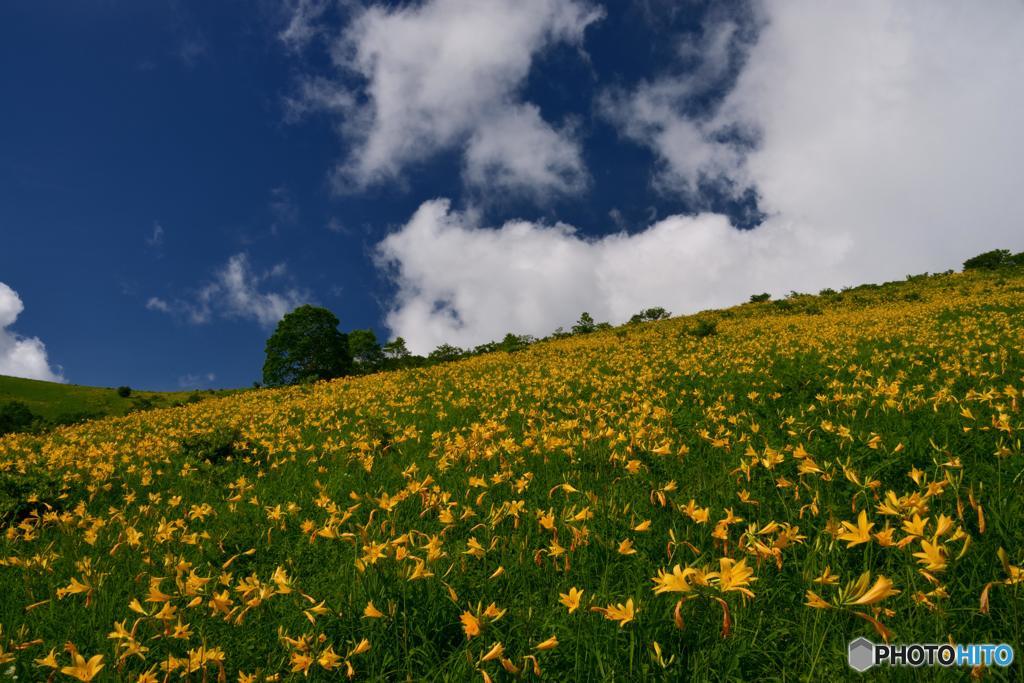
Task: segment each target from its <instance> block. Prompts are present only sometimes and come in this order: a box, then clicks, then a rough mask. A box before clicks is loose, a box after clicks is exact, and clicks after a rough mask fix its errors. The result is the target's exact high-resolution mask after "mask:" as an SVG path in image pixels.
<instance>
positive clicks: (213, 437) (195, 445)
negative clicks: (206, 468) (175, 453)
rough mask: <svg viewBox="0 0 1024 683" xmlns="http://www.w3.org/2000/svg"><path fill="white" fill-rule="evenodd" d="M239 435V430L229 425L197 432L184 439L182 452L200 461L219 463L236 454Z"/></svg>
mask: <svg viewBox="0 0 1024 683" xmlns="http://www.w3.org/2000/svg"><path fill="white" fill-rule="evenodd" d="M239 437H240V434H239V433H238V430H236V429H230V428H227V427H221V428H219V429H214V430H213V431H210V432H206V433H205V434H196V435H194V436H190V437H188V438H185V439H182V441H181V449H180V450H181V454H182V455H184V456H185V457H186V458H188V459H191V460H196V461H198V462H208V463H211V464H217V463H220V462H223V461H225V460H227V459H229V458H231V457H232V456H234V455H235V450H236V449H235V445H236V443H237V442H238V440H239Z"/></svg>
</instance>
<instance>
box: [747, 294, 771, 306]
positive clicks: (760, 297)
mask: <svg viewBox="0 0 1024 683" xmlns="http://www.w3.org/2000/svg"><path fill="white" fill-rule="evenodd" d="M771 298H772V295H771V294H769V293H768V292H765V293H764V294H751V295H750V303H752V304H759V303H763V302H765V301H769V300H771Z"/></svg>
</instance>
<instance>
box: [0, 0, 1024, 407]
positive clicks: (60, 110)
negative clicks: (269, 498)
mask: <svg viewBox="0 0 1024 683" xmlns="http://www.w3.org/2000/svg"><path fill="white" fill-rule="evenodd" d="M1022 45H1024V10H1022V6H1021V5H1020V4H1019V3H1014V2H1002V3H1001V2H993V3H990V4H986V5H984V6H976V7H973V8H972V7H963V6H959V5H954V4H950V5H946V4H945V3H923V2H922V3H900V4H899V5H898V6H896V5H889V4H886V3H881V2H865V3H862V4H860V3H859V4H858V5H857V6H855V7H850V6H846V5H844V4H842V3H807V4H806V5H804V6H800V5H799V3H796V4H794V5H793V6H791V7H788V8H782V7H780V6H777V5H761V4H759V3H746V2H736V3H712V4H711V5H706V4H702V3H670V2H659V1H657V0H647V1H645V2H640V1H636V2H628V1H626V0H622V1H621V2H615V3H598V2H587V1H584V0H523V1H522V2H513V1H512V0H480V1H478V2H470V1H469V0H427V1H426V2H419V3H366V4H360V3H356V2H347V1H338V2H334V1H330V2H328V1H322V0H294V1H291V2H282V3H277V2H269V1H265V2H259V3H236V2H219V3H200V2H194V3H193V2H155V1H154V2H146V3H129V2H116V1H103V2H92V1H89V0H85V1H83V2H77V3H71V4H67V3H56V2H46V1H41V2H32V3H8V4H6V5H4V7H3V8H2V9H0V88H2V90H0V92H2V93H3V100H4V104H3V107H2V113H0V283H3V284H4V285H6V286H5V287H0V373H4V372H6V373H9V374H20V375H23V376H36V377H44V378H62V379H64V380H65V381H71V382H75V383H80V384H94V385H106V386H109V385H119V384H130V385H132V386H135V387H140V388H143V387H144V388H151V389H178V388H182V387H205V386H244V385H248V384H249V383H251V382H252V381H253V380H255V379H258V378H259V374H260V367H261V365H262V353H263V344H264V342H265V340H266V337H267V335H268V334H269V333H270V331H271V330H272V329H273V324H274V323H275V321H276V320H277V319H278V318H279V317H280V315H282V314H283V313H284V312H286V311H287V310H289V309H290V308H291V307H293V306H294V305H297V304H299V303H303V302H307V301H308V302H313V303H317V304H320V305H324V306H327V307H328V308H330V309H332V310H333V311H334V312H335V313H336V314H337V315H338V317H339V318H340V319H341V321H342V327H343V328H345V329H355V328H366V327H371V328H373V329H375V330H376V331H377V333H378V336H379V337H380V338H381V339H387V338H390V337H393V336H395V335H397V334H400V335H402V336H404V337H405V338H406V339H407V340H409V341H410V344H411V345H412V347H413V348H414V350H416V351H419V352H426V351H429V350H430V349H431V348H433V347H434V346H436V345H437V344H439V343H442V342H450V343H455V344H458V345H462V346H471V345H473V344H476V343H481V342H483V341H487V340H489V339H493V338H500V337H501V336H503V335H504V333H505V332H508V331H512V332H518V333H530V334H537V335H542V334H544V333H546V332H549V331H551V330H553V329H554V328H555V327H557V326H559V325H566V326H568V325H569V324H571V323H572V321H573V320H574V319H575V317H576V316H577V315H578V313H579V312H580V311H582V310H584V309H587V310H590V311H592V312H594V313H595V314H596V316H597V317H598V318H601V319H609V320H611V321H612V322H621V321H622V320H624V319H626V318H628V316H629V314H630V313H632V312H635V310H638V309H640V308H643V307H646V306H655V305H661V306H666V307H668V308H670V309H671V310H674V311H676V312H679V313H682V312H688V311H694V310H699V309H701V308H706V307H710V306H720V305H729V304H732V303H737V302H739V301H742V300H744V299H745V298H746V297H747V296H748V295H749V294H750V293H753V292H760V291H772V292H774V293H777V294H782V293H785V292H787V291H790V290H792V289H797V290H801V291H816V289H819V288H821V287H825V286H832V287H838V286H843V285H846V284H856V283H859V282H861V281H865V280H868V281H870V280H879V279H891V278H894V277H895V278H898V277H902V276H903V275H905V274H907V273H913V272H920V271H923V270H933V271H934V270H944V269H946V268H952V267H956V266H957V265H958V264H959V263H960V262H961V261H962V260H963V259H964V258H966V257H967V256H970V255H972V254H974V253H977V252H979V251H983V250H985V249H988V248H994V247H1006V248H1016V249H1020V248H1022V247H1024V244H1022V239H1024V238H1022V237H1021V235H1022V233H1024V231H1022V230H1020V223H1019V219H1018V217H1019V216H1020V215H1022V214H1021V209H1024V206H1021V203H1022V199H1021V193H1020V192H1019V191H1018V190H1017V189H1016V188H1015V186H1016V182H1015V181H1014V180H1013V178H1014V177H1017V176H1019V174H1017V173H1016V172H1015V169H1016V165H1017V159H1019V157H1020V154H1021V153H1022V152H1024V142H1022V137H1021V132H1020V130H1019V125H1018V124H1017V123H1016V121H1015V120H1014V113H1013V112H1019V111H1020V110H1021V106H1022V105H1024V97H1022V95H1021V90H1020V87H1019V82H1020V75H1021V73H1022V72H1024V68H1022V66H1024V48H1022V47H1021V46H1022Z"/></svg>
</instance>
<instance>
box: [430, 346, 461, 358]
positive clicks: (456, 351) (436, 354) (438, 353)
mask: <svg viewBox="0 0 1024 683" xmlns="http://www.w3.org/2000/svg"><path fill="white" fill-rule="evenodd" d="M463 353H464V352H463V350H462V349H460V348H459V347H458V346H452V345H451V344H441V345H440V346H438V347H437V348H436V349H434V350H433V351H431V352H430V355H428V356H427V358H429V359H430V360H432V361H434V362H436V363H447V362H448V361H453V360H457V359H458V358H460V357H461V356H462V354H463Z"/></svg>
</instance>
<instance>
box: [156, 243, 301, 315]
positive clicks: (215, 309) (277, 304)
mask: <svg viewBox="0 0 1024 683" xmlns="http://www.w3.org/2000/svg"><path fill="white" fill-rule="evenodd" d="M286 276H287V267H286V266H285V264H283V263H279V264H277V265H275V266H273V267H272V268H270V269H269V270H267V271H265V272H262V273H258V272H256V271H254V270H253V269H252V267H251V265H250V264H249V257H248V256H247V255H246V254H244V253H241V254H235V255H234V256H232V257H231V258H229V259H228V261H227V263H226V264H224V266H222V267H221V268H219V269H218V270H217V271H216V272H215V273H214V277H213V279H212V280H210V281H208V282H206V283H204V284H203V285H201V286H200V287H199V288H198V289H197V290H195V292H194V294H193V295H192V296H190V297H187V298H175V299H171V300H168V299H166V298H162V297H156V296H153V297H150V298H149V299H148V300H147V302H146V308H148V309H149V310H151V311H158V312H161V313H167V314H171V315H176V316H180V317H182V318H184V319H185V320H187V321H189V322H191V323H193V324H197V325H199V324H204V323H208V322H210V321H211V320H213V319H215V318H217V317H222V318H234V319H240V320H252V321H255V322H257V323H259V324H260V325H262V326H264V327H272V326H273V325H275V324H276V323H277V321H279V320H280V319H281V318H283V317H284V316H285V314H287V313H288V312H289V311H291V310H293V309H294V308H296V307H297V306H299V305H301V304H303V303H306V302H307V301H309V300H310V295H309V294H308V293H307V292H304V291H303V290H300V289H297V288H295V287H286V288H284V289H279V290H277V291H274V290H270V289H268V288H267V285H268V284H269V283H271V281H274V280H282V279H285V278H286Z"/></svg>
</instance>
